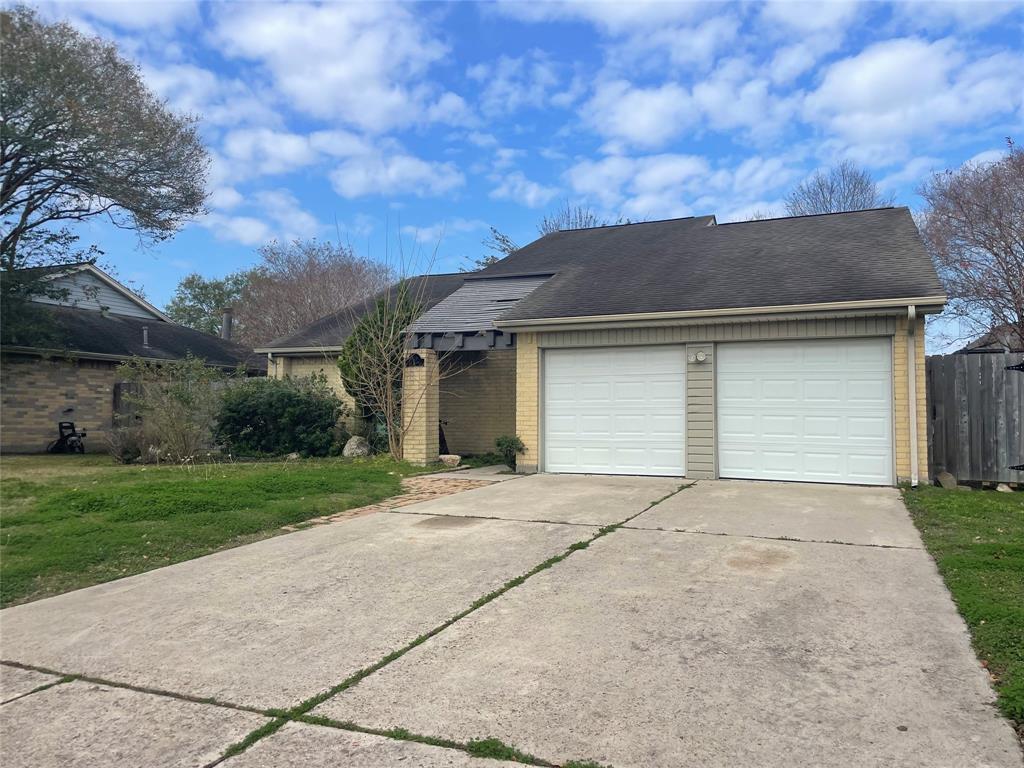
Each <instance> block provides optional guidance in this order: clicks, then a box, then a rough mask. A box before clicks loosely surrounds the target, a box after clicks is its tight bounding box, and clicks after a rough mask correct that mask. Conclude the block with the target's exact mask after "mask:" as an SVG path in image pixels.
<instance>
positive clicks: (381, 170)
mask: <svg viewBox="0 0 1024 768" xmlns="http://www.w3.org/2000/svg"><path fill="white" fill-rule="evenodd" d="M330 179H331V184H332V185H333V187H334V190H335V191H336V192H337V193H338V194H339V195H341V196H342V197H345V198H349V199H351V198H356V197H365V196H367V195H404V194H413V195H416V196H417V197H432V196H437V195H442V194H444V193H446V192H450V191H452V190H453V189H456V188H458V187H460V186H462V185H463V184H464V183H465V177H464V176H463V175H462V173H461V172H460V171H459V170H458V168H456V167H455V165H454V164H452V163H439V162H432V161H427V160H422V159H420V158H418V157H414V156H412V155H408V154H404V153H401V152H398V153H394V154H384V153H383V152H375V153H373V154H367V155H359V156H356V157H352V158H350V159H348V160H346V161H344V162H343V163H342V164H341V165H339V166H338V167H337V168H335V169H334V170H333V171H332V172H331V174H330Z"/></svg>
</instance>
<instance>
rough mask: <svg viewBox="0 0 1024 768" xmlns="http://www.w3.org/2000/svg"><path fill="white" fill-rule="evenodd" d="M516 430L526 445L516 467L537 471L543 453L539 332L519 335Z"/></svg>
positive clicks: (523, 471)
mask: <svg viewBox="0 0 1024 768" xmlns="http://www.w3.org/2000/svg"><path fill="white" fill-rule="evenodd" d="M516 434H517V435H519V439H520V440H522V441H523V445H524V446H525V447H526V451H525V452H524V453H523V455H521V456H520V457H519V460H518V461H517V462H516V468H517V469H518V471H519V472H522V473H527V474H528V473H531V472H536V471H537V465H538V463H539V457H540V349H539V348H538V346H537V334H536V333H520V334H517V336H516Z"/></svg>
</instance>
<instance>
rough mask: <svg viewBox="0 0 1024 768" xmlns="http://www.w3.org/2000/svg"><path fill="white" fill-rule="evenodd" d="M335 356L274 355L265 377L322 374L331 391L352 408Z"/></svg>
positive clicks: (296, 376)
mask: <svg viewBox="0 0 1024 768" xmlns="http://www.w3.org/2000/svg"><path fill="white" fill-rule="evenodd" d="M337 360H338V358H337V356H336V355H329V354H322V355H309V356H307V357H283V356H281V355H274V359H273V361H272V362H270V363H269V364H268V365H267V375H268V376H270V377H271V378H273V379H283V378H284V377H285V376H291V377H292V378H293V379H299V378H303V377H306V376H312V375H313V374H314V373H322V374H324V376H326V377H327V383H328V384H329V385H330V387H331V389H333V390H334V392H335V393H336V394H337V395H338V397H340V398H341V401H342V402H343V403H345V405H347V406H348V407H349V408H352V407H354V402H353V400H352V396H351V395H350V394H349V393H348V391H347V390H346V389H345V385H344V384H343V383H342V381H341V371H339V370H338V363H337Z"/></svg>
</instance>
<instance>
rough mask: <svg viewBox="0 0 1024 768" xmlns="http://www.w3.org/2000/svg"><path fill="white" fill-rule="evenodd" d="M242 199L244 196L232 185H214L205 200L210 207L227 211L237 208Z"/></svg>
mask: <svg viewBox="0 0 1024 768" xmlns="http://www.w3.org/2000/svg"><path fill="white" fill-rule="evenodd" d="M244 200H245V198H243V197H242V195H241V194H240V193H239V191H238V190H237V189H235V188H234V187H214V188H213V190H212V191H211V192H210V197H209V198H208V199H207V201H206V202H207V203H208V204H209V206H210V207H211V208H218V209H220V210H222V211H227V210H230V209H232V208H237V207H238V206H239V205H241V204H242V202H243V201H244Z"/></svg>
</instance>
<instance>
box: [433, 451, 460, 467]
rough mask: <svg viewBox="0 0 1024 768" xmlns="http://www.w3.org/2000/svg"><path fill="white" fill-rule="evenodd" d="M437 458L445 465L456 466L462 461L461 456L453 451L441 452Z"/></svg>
mask: <svg viewBox="0 0 1024 768" xmlns="http://www.w3.org/2000/svg"><path fill="white" fill-rule="evenodd" d="M438 458H439V459H440V460H441V463H442V464H444V465H445V466H446V467H457V466H459V462H461V461H462V457H461V456H456V455H455V454H454V453H442V454H441V455H440V456H438Z"/></svg>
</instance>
